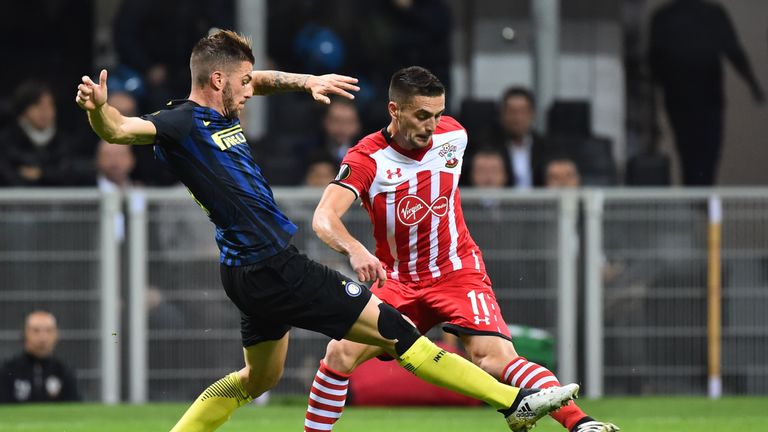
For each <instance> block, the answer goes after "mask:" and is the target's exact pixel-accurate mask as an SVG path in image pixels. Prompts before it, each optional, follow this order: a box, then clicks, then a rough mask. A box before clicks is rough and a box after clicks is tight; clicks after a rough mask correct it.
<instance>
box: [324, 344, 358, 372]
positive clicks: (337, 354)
mask: <svg viewBox="0 0 768 432" xmlns="http://www.w3.org/2000/svg"><path fill="white" fill-rule="evenodd" d="M359 354H360V353H359V349H357V348H356V346H355V345H354V344H351V343H348V342H344V341H337V340H332V341H331V342H330V343H329V344H328V347H327V348H326V350H325V358H323V361H324V362H325V365H326V366H328V367H329V368H331V369H332V370H334V371H337V372H340V373H343V374H350V373H352V371H354V370H355V367H356V366H357V364H358V358H359V357H360V355H359Z"/></svg>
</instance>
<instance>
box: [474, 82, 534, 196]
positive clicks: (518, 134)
mask: <svg viewBox="0 0 768 432" xmlns="http://www.w3.org/2000/svg"><path fill="white" fill-rule="evenodd" d="M500 108H501V109H500V111H499V119H498V123H497V124H496V125H494V126H493V127H492V128H490V129H489V130H488V131H484V132H479V133H478V134H476V135H475V137H474V141H475V142H478V141H479V142H482V143H485V144H487V145H490V146H492V147H494V148H496V149H498V150H499V151H500V152H502V154H503V156H504V159H505V160H504V166H505V169H506V171H507V185H508V186H514V187H515V188H516V189H528V188H531V187H533V186H541V185H542V184H543V179H542V177H543V176H542V174H541V165H542V163H543V160H544V157H545V155H544V153H545V151H544V144H543V140H542V139H541V138H540V137H539V136H538V135H537V134H536V133H535V132H534V131H533V124H534V119H535V112H536V111H535V108H536V106H535V100H534V97H533V93H531V92H530V91H529V90H527V89H525V88H522V87H511V88H509V89H507V90H506V91H505V92H504V94H503V96H502V99H501V107H500ZM471 148H472V146H469V147H468V150H469V151H470V152H471ZM470 157H471V154H470ZM469 174H470V175H469V177H470V178H471V173H469ZM465 181H466V180H465Z"/></svg>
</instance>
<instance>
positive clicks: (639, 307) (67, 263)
mask: <svg viewBox="0 0 768 432" xmlns="http://www.w3.org/2000/svg"><path fill="white" fill-rule="evenodd" d="M320 193H321V191H319V190H307V189H276V190H275V196H276V198H277V201H278V204H279V205H280V206H281V208H282V209H284V211H285V212H286V213H287V214H288V215H289V216H290V217H291V218H292V219H293V220H294V221H295V222H296V224H297V225H298V226H299V232H298V233H297V235H296V237H295V240H294V242H295V244H296V245H297V246H298V247H299V249H300V250H302V251H305V252H306V253H307V254H308V255H310V257H312V258H313V259H315V260H318V261H320V262H322V263H324V264H326V265H329V266H332V267H334V268H337V269H340V270H341V271H342V272H347V273H349V271H348V268H347V263H346V259H345V258H344V257H342V256H340V255H338V254H337V253H335V252H333V251H331V250H330V249H329V248H327V247H326V246H325V245H324V244H322V243H321V242H320V241H319V240H318V239H317V238H316V237H315V236H314V234H313V233H312V230H311V217H312V213H313V210H314V207H315V205H316V203H317V202H318V200H319V197H320ZM713 196H716V197H718V198H719V199H720V200H721V201H722V206H723V211H722V214H723V219H722V248H721V249H722V250H721V257H722V259H721V261H722V269H723V271H722V275H721V276H722V277H721V279H722V306H721V307H720V308H719V310H721V311H722V329H721V330H722V332H721V337H720V338H718V340H719V341H721V342H722V347H723V349H722V353H721V354H720V357H719V358H721V359H722V387H723V391H724V392H725V393H727V394H766V393H768V368H766V367H765V365H766V364H768V318H766V315H765V314H764V313H763V311H764V310H766V309H767V307H768V222H766V221H767V220H768V218H767V217H766V216H768V190H766V189H713V190H682V189H663V190H662V189H658V190H657V189H653V190H581V191H534V192H528V193H520V192H516V191H511V190H462V201H463V209H464V217H465V219H466V220H467V224H468V225H469V228H470V232H471V233H472V236H473V238H474V239H475V241H476V242H477V243H478V244H479V246H480V248H481V250H482V252H483V257H484V260H485V262H486V266H487V269H488V272H489V275H490V277H491V279H492V281H493V285H494V290H495V291H496V296H497V300H498V302H499V305H500V306H501V308H502V311H503V313H504V316H505V318H506V319H507V321H508V322H509V323H511V324H522V325H528V326H533V327H539V328H543V329H546V330H548V331H550V332H551V333H553V334H554V335H556V338H557V356H556V358H557V373H558V375H559V377H560V379H561V381H564V382H569V381H575V380H579V376H580V375H583V377H584V380H583V383H584V386H585V390H586V392H587V394H588V395H590V396H595V397H597V396H601V395H603V394H640V393H642V394H649V393H660V394H668V393H675V394H681V393H682V394H686V393H692V394H702V393H706V388H707V373H708V351H707V350H708V346H710V345H712V344H711V343H708V337H707V336H708V332H707V324H708V320H707V317H708V314H707V286H708V271H707V269H708V268H709V267H710V266H709V265H708V256H709V255H708V249H709V248H710V246H709V243H708V230H707V227H708V225H709V216H708V213H707V211H706V208H707V203H708V201H709V200H710V198H711V197H713ZM345 223H346V224H347V225H348V227H349V229H350V232H352V234H353V235H355V236H357V237H358V238H360V239H361V240H363V241H364V243H366V244H367V245H368V246H372V234H371V228H370V221H369V219H368V216H367V215H366V214H365V213H364V211H363V210H362V209H360V208H358V207H357V206H355V207H354V208H353V209H352V210H350V212H349V214H348V215H347V216H345ZM582 280H583V283H582V282H581V281H582ZM0 283H2V285H1V286H0V358H6V357H8V356H10V355H11V354H13V353H14V352H15V351H18V350H19V349H20V348H21V345H20V343H19V340H20V338H19V336H20V328H21V325H22V320H23V316H24V314H25V313H26V312H29V311H30V310H31V309H32V308H45V309H49V310H51V311H52V312H54V313H55V314H56V315H57V316H58V317H59V326H60V328H61V336H62V341H61V343H60V345H59V348H58V349H57V353H58V355H59V356H60V357H62V358H63V359H64V360H65V361H66V362H67V363H69V364H71V365H72V366H74V367H75V368H76V370H77V371H78V378H79V381H80V382H81V384H82V387H83V392H84V394H85V396H86V398H87V399H90V400H102V401H104V402H109V403H113V402H117V401H119V400H120V394H121V390H120V384H121V383H124V385H125V386H126V388H127V393H128V395H129V399H130V400H131V401H133V402H142V401H146V400H189V399H191V398H194V397H195V396H196V395H197V394H198V393H199V391H200V389H202V388H204V387H205V386H206V385H208V384H209V383H210V382H211V381H212V380H214V379H217V378H219V377H220V376H221V375H223V374H225V373H227V372H229V371H231V370H235V369H237V368H239V367H241V365H242V351H241V348H240V336H239V313H238V311H237V310H236V308H235V307H234V306H233V305H232V304H231V303H230V302H229V300H228V299H227V298H226V295H225V294H224V292H223V289H222V288H221V285H220V281H219V270H218V251H217V250H216V247H215V242H214V240H213V227H212V225H211V224H210V222H208V221H207V219H206V217H205V215H204V214H203V213H202V212H201V211H200V209H199V208H198V207H197V206H196V205H195V204H194V201H193V200H192V199H191V198H190V197H189V195H188V193H187V192H186V190H184V189H152V190H138V189H137V190H132V191H129V192H127V193H126V194H124V195H123V196H118V195H115V194H101V193H99V192H97V191H91V190H62V189H51V190H29V189H23V190H20V189H7V190H0ZM582 298H583V302H582V300H581V299H582ZM582 303H583V309H582V307H581V306H580V305H581V304H582ZM581 310H583V311H584V314H583V315H582V314H580V311H581ZM580 323H583V329H584V331H583V334H581V336H580V335H579V331H578V330H579V328H580V326H579V324H580ZM709 340H710V341H711V339H709ZM327 341H328V339H327V338H326V337H324V336H322V335H318V334H314V333H311V332H307V331H303V330H299V329H296V330H294V331H293V332H292V342H291V349H290V350H289V358H288V362H287V367H286V373H285V375H284V379H283V382H282V383H281V384H280V385H279V387H278V388H277V389H276V391H277V392H286V393H304V392H305V391H306V389H307V388H308V385H309V384H310V383H311V381H312V375H313V374H314V372H315V369H316V367H317V362H318V361H319V359H320V358H321V357H322V355H323V353H324V348H325V345H326V343H327ZM582 348H583V354H584V357H583V359H584V361H579V355H580V350H581V349H582ZM709 354H712V353H711V352H710V353H709ZM580 363H581V364H582V366H583V367H582V368H579V364H580ZM710 363H711V361H710ZM580 370H581V373H579V371H580ZM121 371H122V372H121Z"/></svg>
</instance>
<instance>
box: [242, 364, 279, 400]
mask: <svg viewBox="0 0 768 432" xmlns="http://www.w3.org/2000/svg"><path fill="white" fill-rule="evenodd" d="M283 371H284V368H283V366H280V368H279V369H275V370H272V371H270V373H258V374H257V373H256V372H255V371H254V370H253V369H252V368H250V367H248V366H246V367H244V368H243V369H242V370H241V371H240V379H241V381H242V383H243V388H245V391H247V392H248V394H249V395H251V397H253V398H257V397H259V396H261V395H262V394H263V393H264V392H266V391H268V390H269V389H271V388H273V387H275V386H276V385H277V383H278V382H279V381H280V378H282V377H283Z"/></svg>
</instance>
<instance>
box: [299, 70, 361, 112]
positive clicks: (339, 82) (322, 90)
mask: <svg viewBox="0 0 768 432" xmlns="http://www.w3.org/2000/svg"><path fill="white" fill-rule="evenodd" d="M356 83H357V78H352V77H348V76H344V75H336V74H328V75H320V76H315V75H312V76H310V77H309V78H307V82H306V84H304V87H305V88H306V89H307V91H308V92H310V93H311V94H312V98H314V99H315V100H316V101H318V102H320V103H324V104H326V105H328V104H330V103H331V99H330V98H329V97H328V96H330V95H338V96H342V97H345V98H347V99H354V98H355V96H354V95H353V94H352V93H349V92H350V91H355V92H356V91H360V87H358V86H356V85H355V84H356Z"/></svg>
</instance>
